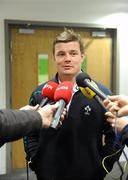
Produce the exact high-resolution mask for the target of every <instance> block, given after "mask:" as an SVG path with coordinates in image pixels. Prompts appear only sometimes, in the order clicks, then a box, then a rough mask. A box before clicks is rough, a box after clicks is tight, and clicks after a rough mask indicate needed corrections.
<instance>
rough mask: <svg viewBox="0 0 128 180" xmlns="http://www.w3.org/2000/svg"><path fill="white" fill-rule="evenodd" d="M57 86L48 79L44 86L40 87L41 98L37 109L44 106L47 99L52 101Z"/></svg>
mask: <svg viewBox="0 0 128 180" xmlns="http://www.w3.org/2000/svg"><path fill="white" fill-rule="evenodd" d="M57 86H58V84H57V83H55V82H53V81H49V82H48V83H47V84H45V85H44V87H43V88H42V96H43V99H42V101H41V103H40V104H39V106H38V109H39V108H40V107H43V106H45V105H46V104H47V103H48V101H49V100H53V101H54V93H55V90H56V88H57Z"/></svg>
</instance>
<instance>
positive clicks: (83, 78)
mask: <svg viewBox="0 0 128 180" xmlns="http://www.w3.org/2000/svg"><path fill="white" fill-rule="evenodd" d="M76 83H77V85H78V86H79V87H84V88H87V87H88V88H89V91H90V93H92V92H93V93H94V94H93V96H95V95H97V96H99V97H100V98H101V99H102V100H105V99H106V98H107V95H106V94H104V93H103V92H102V91H101V90H100V89H98V88H97V87H96V86H95V85H94V82H93V81H91V78H90V76H89V75H88V74H87V73H83V72H82V73H80V74H78V76H77V77H76ZM91 90H92V91H91Z"/></svg>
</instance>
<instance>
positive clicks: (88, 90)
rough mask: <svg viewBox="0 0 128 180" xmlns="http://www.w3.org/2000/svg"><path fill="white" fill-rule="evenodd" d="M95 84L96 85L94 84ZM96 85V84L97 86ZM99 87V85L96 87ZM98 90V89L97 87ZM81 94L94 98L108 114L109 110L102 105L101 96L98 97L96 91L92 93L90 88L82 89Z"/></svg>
mask: <svg viewBox="0 0 128 180" xmlns="http://www.w3.org/2000/svg"><path fill="white" fill-rule="evenodd" d="M94 84H95V83H94ZM95 85H96V84H95ZM96 86H97V85H96ZM97 88H98V87H97ZM80 90H81V92H82V93H83V95H84V96H85V97H87V98H89V99H92V98H94V99H95V100H96V101H97V102H98V103H99V104H100V106H101V107H102V108H103V109H104V111H105V112H107V111H108V110H107V109H106V108H105V106H104V104H103V103H102V100H101V98H100V97H99V96H97V95H96V93H95V92H94V91H92V90H91V89H90V88H88V87H85V88H83V87H80Z"/></svg>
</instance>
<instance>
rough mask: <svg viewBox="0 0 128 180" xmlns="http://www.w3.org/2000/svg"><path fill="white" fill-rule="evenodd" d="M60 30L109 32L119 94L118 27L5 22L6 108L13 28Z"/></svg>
mask: <svg viewBox="0 0 128 180" xmlns="http://www.w3.org/2000/svg"><path fill="white" fill-rule="evenodd" d="M13 27H18V28H25V29H26V28H28V29H29V28H33V29H36V28H42V27H43V28H46V29H48V28H50V29H51V28H52V29H54V28H58V29H62V28H64V27H67V28H73V29H77V30H78V29H79V30H89V31H98V32H100V31H105V32H107V31H109V32H110V33H111V37H112V66H111V90H112V92H113V93H114V94H116V93H117V89H118V79H119V78H118V68H119V67H118V64H119V63H118V62H117V61H118V58H117V42H118V41H117V28H116V27H110V26H107V27H105V26H104V25H97V24H95V25H94V24H93V25H92V24H84V23H62V22H43V21H29V20H28V21H24V20H10V19H5V20H4V28H5V76H6V108H11V106H12V105H11V28H13ZM6 155H7V162H6V169H7V172H11V170H12V169H11V143H8V144H7V152H6Z"/></svg>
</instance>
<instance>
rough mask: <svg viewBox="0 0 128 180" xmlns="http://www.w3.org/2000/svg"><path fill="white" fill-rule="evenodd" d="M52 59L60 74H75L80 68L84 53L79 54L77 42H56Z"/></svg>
mask: <svg viewBox="0 0 128 180" xmlns="http://www.w3.org/2000/svg"><path fill="white" fill-rule="evenodd" d="M54 59H55V63H56V67H57V71H58V74H59V75H60V76H63V75H70V76H75V75H77V74H78V73H79V72H80V70H81V63H82V62H83V59H84V54H81V51H80V45H79V43H78V42H75V41H72V42H67V43H57V44H56V45H55V53H54Z"/></svg>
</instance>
